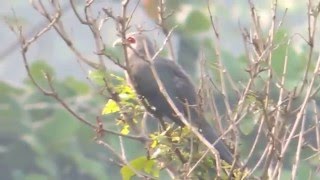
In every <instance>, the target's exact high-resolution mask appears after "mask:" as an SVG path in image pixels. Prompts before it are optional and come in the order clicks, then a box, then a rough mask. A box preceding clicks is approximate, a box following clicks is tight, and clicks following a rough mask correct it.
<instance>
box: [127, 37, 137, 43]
mask: <svg viewBox="0 0 320 180" xmlns="http://www.w3.org/2000/svg"><path fill="white" fill-rule="evenodd" d="M127 42H128V43H130V44H134V43H136V39H134V38H133V37H128V38H127Z"/></svg>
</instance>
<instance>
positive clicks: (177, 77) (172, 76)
mask: <svg viewBox="0 0 320 180" xmlns="http://www.w3.org/2000/svg"><path fill="white" fill-rule="evenodd" d="M155 63H156V64H155V67H156V68H157V71H158V72H159V74H160V76H162V77H160V78H161V80H162V82H163V83H164V86H170V87H166V90H167V92H168V94H169V95H170V97H171V99H172V100H173V101H174V103H175V105H176V106H177V107H178V109H179V111H180V112H182V113H185V115H186V113H187V112H188V110H187V109H186V107H187V105H193V106H194V105H196V104H197V100H196V99H197V95H196V91H195V87H194V85H193V84H192V82H191V80H190V78H189V77H188V75H187V74H186V73H185V72H184V70H183V69H182V68H181V67H180V66H179V65H177V64H176V63H175V62H173V61H171V60H168V59H164V58H158V59H156V60H155Z"/></svg>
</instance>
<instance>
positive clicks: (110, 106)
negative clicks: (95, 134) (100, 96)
mask: <svg viewBox="0 0 320 180" xmlns="http://www.w3.org/2000/svg"><path fill="white" fill-rule="evenodd" d="M119 111H120V107H119V106H118V104H117V102H115V101H114V100H112V99H109V100H108V102H107V104H106V105H105V106H104V108H103V110H102V113H101V114H102V115H106V114H111V113H115V112H119Z"/></svg>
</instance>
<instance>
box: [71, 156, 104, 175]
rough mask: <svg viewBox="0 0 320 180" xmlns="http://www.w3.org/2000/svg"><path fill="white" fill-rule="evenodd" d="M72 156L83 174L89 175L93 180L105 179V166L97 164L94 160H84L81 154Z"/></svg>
mask: <svg viewBox="0 0 320 180" xmlns="http://www.w3.org/2000/svg"><path fill="white" fill-rule="evenodd" d="M70 156H72V155H70ZM73 156H74V159H75V161H76V164H77V166H78V168H79V169H81V171H82V172H83V173H86V174H89V175H90V176H92V177H94V179H107V174H106V170H105V167H104V166H105V165H104V164H103V163H99V161H97V160H94V159H89V158H86V157H85V156H83V154H82V153H76V154H75V155H73Z"/></svg>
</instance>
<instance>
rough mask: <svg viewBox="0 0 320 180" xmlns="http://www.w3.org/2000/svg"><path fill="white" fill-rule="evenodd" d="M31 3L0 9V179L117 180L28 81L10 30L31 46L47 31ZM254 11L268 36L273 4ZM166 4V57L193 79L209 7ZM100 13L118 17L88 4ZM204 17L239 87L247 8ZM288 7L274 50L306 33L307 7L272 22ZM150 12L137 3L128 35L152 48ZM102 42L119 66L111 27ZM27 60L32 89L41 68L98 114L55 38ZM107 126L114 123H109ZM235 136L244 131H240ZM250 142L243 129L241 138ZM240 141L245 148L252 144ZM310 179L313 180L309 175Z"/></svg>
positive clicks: (96, 149) (293, 72) (81, 33)
mask: <svg viewBox="0 0 320 180" xmlns="http://www.w3.org/2000/svg"><path fill="white" fill-rule="evenodd" d="M30 2H31V1H21V0H11V1H7V0H0V4H1V7H0V16H1V20H0V39H1V46H0V179H3V180H11V179H12V180H20V179H26V180H42V179H77V180H88V179H92V180H98V179H121V175H120V172H119V167H118V166H116V165H114V163H112V156H111V155H110V154H109V153H108V151H106V149H105V148H103V147H102V146H100V145H98V144H97V143H95V141H94V140H93V138H94V137H95V132H94V131H93V130H92V129H91V128H89V127H87V126H85V125H84V124H82V123H80V122H79V121H77V120H76V119H75V118H74V117H73V116H71V115H70V114H69V113H68V112H67V111H66V110H65V109H64V108H62V107H61V105H60V104H59V103H57V102H56V101H55V100H54V99H52V98H50V97H47V96H44V95H43V94H41V93H40V92H39V91H38V90H37V89H36V88H35V87H34V85H33V84H32V83H31V82H30V80H29V78H28V77H27V74H26V70H25V68H24V65H23V60H22V57H21V53H20V51H21V48H20V44H19V41H18V38H17V35H16V34H15V33H13V32H12V31H11V30H10V28H9V26H10V25H12V26H15V25H20V26H21V27H22V32H23V34H24V35H25V36H26V37H29V38H30V37H32V36H33V35H34V34H35V32H37V31H39V30H40V29H42V28H43V27H44V26H45V25H46V24H47V20H46V19H45V18H43V17H42V16H41V15H40V14H39V13H38V12H37V11H35V10H34V8H33V7H32V5H31V4H30ZM75 2H76V6H77V8H78V10H79V11H81V12H82V11H83V7H84V5H85V4H84V3H85V2H84V1H83V0H75ZM137 2H138V1H137V0H132V1H130V3H129V9H130V10H133V9H134V8H135V5H136V4H137ZM253 2H254V4H255V6H256V8H257V12H258V13H259V15H260V16H261V19H260V21H261V26H262V29H264V28H265V29H268V27H269V26H270V23H271V18H270V17H271V14H272V11H271V6H272V1H271V0H256V1H253ZM45 4H47V3H45ZM166 5H167V10H168V11H172V12H173V15H172V16H171V17H170V19H169V20H168V24H169V26H171V27H172V26H173V25H178V27H177V29H176V31H175V32H174V33H173V35H172V44H173V45H174V46H173V49H174V57H175V59H176V60H177V61H178V62H179V63H180V64H181V65H182V66H183V68H184V69H185V70H186V71H187V72H188V73H189V74H190V75H191V76H192V78H193V79H197V77H198V76H199V75H198V71H199V70H198V67H197V64H198V62H197V61H195V60H196V59H199V56H200V55H201V53H204V54H206V58H207V59H209V60H210V59H214V58H215V54H214V51H213V43H212V37H213V31H212V29H211V24H210V18H209V14H208V10H207V2H206V1H190V0H187V1H182V0H172V1H171V0H170V1H167V3H166ZM61 7H62V9H63V14H62V21H63V23H64V24H65V31H66V32H67V33H68V34H69V38H70V39H72V41H73V43H74V46H75V47H76V48H77V49H78V50H79V51H80V52H81V53H82V54H83V55H84V56H85V57H86V58H88V59H90V60H92V61H97V56H96V50H95V47H94V39H93V38H92V36H88V34H90V29H89V28H88V27H87V26H85V25H83V24H81V23H80V22H79V21H78V19H77V18H76V16H75V14H74V13H73V11H72V9H71V7H70V3H69V1H63V2H61ZM104 7H105V8H111V9H112V12H113V13H114V15H120V8H121V4H120V3H119V1H117V0H114V1H112V0H110V1H106V0H96V1H95V3H94V4H93V9H94V14H98V13H102V8H104ZM210 8H211V11H212V15H213V18H214V20H215V22H216V24H217V28H218V32H220V34H219V35H220V42H219V43H220V45H221V47H220V48H221V52H222V54H221V56H222V60H223V63H224V65H225V66H226V68H227V70H228V71H229V73H230V75H231V76H232V77H233V78H234V80H235V81H236V82H239V84H241V82H242V81H244V80H245V79H247V78H248V75H247V73H246V71H245V69H246V66H247V63H246V60H245V58H246V57H245V49H244V46H243V38H242V35H241V33H242V32H241V28H243V27H248V29H249V27H250V26H251V25H252V24H251V20H250V18H251V15H250V7H249V5H248V3H247V1H234V0H216V1H213V2H210ZM286 8H288V10H287V12H286V15H285V17H284V19H283V24H282V27H281V28H280V30H279V32H278V33H277V34H276V36H275V37H276V38H277V40H276V41H277V42H281V41H282V40H283V38H284V37H286V38H287V37H291V36H292V35H294V34H301V35H302V36H307V33H308V29H307V28H308V24H307V3H306V2H305V1H295V0H281V1H279V2H278V12H279V14H278V15H279V16H280V17H282V16H283V15H284V13H285V11H286ZM156 13H157V9H156V3H155V1H153V0H141V1H140V3H139V5H138V7H137V10H136V12H135V13H134V15H133V19H132V23H131V24H132V27H131V29H132V31H135V30H136V28H138V27H142V28H143V29H148V30H152V31H150V32H149V33H148V35H149V36H150V37H151V38H152V40H153V41H154V42H155V44H157V45H158V46H160V45H161V44H162V41H163V39H164V37H165V36H164V35H163V33H162V31H161V30H160V29H159V28H155V27H156V24H155V18H156ZM101 34H102V35H103V40H104V42H105V44H106V46H107V49H109V50H110V52H111V53H113V54H114V55H115V56H119V57H121V55H120V54H121V51H119V50H116V49H113V48H112V42H113V41H114V40H115V39H117V38H118V37H117V35H116V28H115V24H114V22H112V21H111V20H108V21H106V23H105V24H104V26H103V27H102V31H101ZM317 37H318V36H317ZM318 38H319V37H318ZM292 39H293V41H292V42H291V44H290V47H289V52H290V53H289V58H290V61H289V65H288V66H289V68H288V81H287V82H286V88H288V89H290V88H293V87H294V86H296V84H297V83H298V82H299V81H301V79H302V78H301V76H302V74H303V70H304V64H305V61H304V60H303V58H305V57H306V56H307V52H306V48H307V45H306V43H305V42H304V41H303V39H302V38H296V37H293V38H292ZM315 39H317V38H315ZM283 43H284V44H285V43H286V41H284V42H283ZM315 43H316V44H315V48H314V49H315V50H316V51H318V50H319V47H320V46H319V41H316V42H315ZM285 50H286V47H285V46H283V47H279V48H278V50H277V51H275V53H274V55H273V56H274V59H279V61H274V64H273V67H274V68H275V71H276V73H279V74H280V73H281V71H282V65H283V61H280V59H283V57H284V56H285ZM164 54H166V52H165V53H164ZM167 54H168V53H167ZM27 56H28V60H29V63H30V67H31V71H32V72H33V74H34V75H35V78H36V80H38V81H39V82H40V84H45V80H44V79H43V73H42V71H43V69H45V70H46V71H47V72H50V73H51V74H52V75H53V77H54V81H55V86H56V88H57V90H59V93H61V94H62V97H64V98H65V100H66V102H68V103H69V104H70V105H71V107H72V108H74V110H76V111H77V112H79V114H80V115H81V116H83V117H85V118H86V119H89V120H90V121H92V122H93V123H94V122H95V117H96V116H98V115H99V114H100V113H101V109H102V108H103V106H104V104H105V102H106V99H104V98H103V97H102V96H100V95H98V94H97V91H98V90H97V89H98V88H97V86H95V85H94V84H92V82H90V80H89V79H88V72H89V70H90V67H88V66H86V65H84V64H82V63H81V62H79V61H78V59H77V57H76V56H75V55H74V53H73V52H72V51H71V50H70V49H69V48H68V46H66V45H65V42H64V41H63V40H62V39H61V38H59V37H58V36H57V34H56V32H55V31H53V30H51V31H49V32H48V33H46V34H45V35H43V36H42V37H40V38H39V39H38V40H37V42H36V43H34V44H32V46H31V47H30V49H29V51H28V53H27ZM105 64H106V67H107V68H108V70H110V71H112V72H113V73H115V74H119V75H123V72H122V71H121V69H120V68H118V67H117V66H116V65H115V64H114V63H112V62H111V61H106V62H105ZM44 86H45V85H44ZM318 100H319V98H318ZM317 102H319V101H317ZM110 120H111V121H112V118H110ZM243 128H244V129H246V128H247V127H246V125H245V124H243ZM248 129H250V127H248ZM250 133H251V132H250V130H248V132H247V134H250ZM106 139H107V140H108V142H109V143H111V144H113V145H114V147H115V148H116V149H117V148H119V147H117V146H118V144H117V140H116V139H117V138H116V137H113V136H108V137H106ZM125 141H126V145H127V148H128V151H127V153H128V157H129V158H133V157H136V156H138V155H144V154H145V152H144V150H143V147H141V144H138V143H136V142H134V141H130V140H125ZM248 141H249V142H250V139H249V140H248ZM243 144H244V146H243V151H248V149H246V147H245V144H246V142H243ZM247 148H250V147H247ZM299 168H300V169H299V171H298V178H299V179H303V178H304V177H308V174H309V173H310V169H313V168H314V164H312V163H311V164H309V163H307V162H305V161H303V162H301V165H300V167H299ZM162 177H163V179H166V178H165V177H166V176H165V175H163V176H162ZM283 177H284V179H286V178H289V177H290V170H288V172H284V173H283ZM313 177H314V178H315V179H316V176H313ZM313 177H312V178H313Z"/></svg>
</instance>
